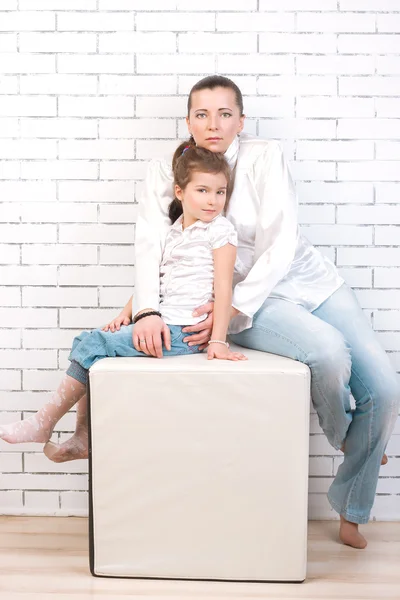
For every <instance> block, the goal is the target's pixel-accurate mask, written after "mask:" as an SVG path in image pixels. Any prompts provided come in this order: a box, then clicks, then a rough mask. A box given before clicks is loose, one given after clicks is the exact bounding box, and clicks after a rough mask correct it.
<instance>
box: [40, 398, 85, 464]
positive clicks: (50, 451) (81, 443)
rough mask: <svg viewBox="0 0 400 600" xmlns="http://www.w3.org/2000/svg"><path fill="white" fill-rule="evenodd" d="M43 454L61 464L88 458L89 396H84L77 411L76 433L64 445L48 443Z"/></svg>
mask: <svg viewBox="0 0 400 600" xmlns="http://www.w3.org/2000/svg"><path fill="white" fill-rule="evenodd" d="M43 452H44V453H45V455H46V456H47V458H49V459H50V460H52V461H53V462H57V463H61V462H67V461H69V460H77V459H80V458H81V459H82V458H87V457H88V423H87V396H86V394H85V395H84V396H82V398H81V399H80V400H79V402H78V405H77V409H76V426H75V433H74V435H73V436H72V437H71V438H70V439H69V440H66V441H65V442H64V443H63V444H60V445H58V444H53V443H52V442H48V443H47V444H46V445H45V447H44V448H43Z"/></svg>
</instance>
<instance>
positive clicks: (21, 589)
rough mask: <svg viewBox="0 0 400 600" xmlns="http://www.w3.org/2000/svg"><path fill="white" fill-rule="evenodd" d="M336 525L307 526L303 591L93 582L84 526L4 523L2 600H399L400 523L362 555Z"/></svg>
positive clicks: (371, 535)
mask: <svg viewBox="0 0 400 600" xmlns="http://www.w3.org/2000/svg"><path fill="white" fill-rule="evenodd" d="M337 528H338V523H337V522H331V521H320V522H317V521H313V522H310V524H309V548H308V577H307V580H306V581H305V582H304V583H302V584H254V583H252V584H249V583H212V582H186V581H149V580H132V579H103V578H97V577H92V575H91V574H90V572H89V568H88V535H87V529H88V527H87V519H83V518H72V517H69V518H60V517H0V598H1V600H39V599H40V600H59V599H60V600H67V599H71V600H88V599H89V598H99V599H102V600H126V599H128V598H130V599H132V600H133V599H135V600H144V599H146V600H161V599H167V600H175V599H176V600H178V599H179V600H189V599H196V600H203V599H207V600H228V599H235V600H239V599H240V600H250V599H260V598H276V599H279V600H289V599H290V600H293V599H295V598H303V599H310V600H311V599H329V600H335V599H339V598H340V599H341V600H353V599H357V600H363V599H374V600H383V599H385V598H392V599H393V600H400V523H370V524H369V525H367V526H364V527H363V528H362V529H361V531H363V532H364V533H365V535H367V537H368V540H369V546H368V548H367V549H366V550H363V551H359V550H353V549H352V548H347V547H345V546H342V545H340V544H339V543H337V540H336V535H337Z"/></svg>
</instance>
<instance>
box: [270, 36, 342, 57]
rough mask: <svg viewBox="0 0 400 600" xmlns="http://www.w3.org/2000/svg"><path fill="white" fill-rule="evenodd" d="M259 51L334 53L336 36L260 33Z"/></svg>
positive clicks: (272, 52) (273, 52) (271, 52)
mask: <svg viewBox="0 0 400 600" xmlns="http://www.w3.org/2000/svg"><path fill="white" fill-rule="evenodd" d="M259 37H260V52H268V53H270V54H275V53H280V52H293V53H299V54H316V53H335V52H336V36H335V35H333V34H308V33H307V34H304V33H292V34H289V33H287V34H285V35H282V34H281V33H265V34H260V36H259Z"/></svg>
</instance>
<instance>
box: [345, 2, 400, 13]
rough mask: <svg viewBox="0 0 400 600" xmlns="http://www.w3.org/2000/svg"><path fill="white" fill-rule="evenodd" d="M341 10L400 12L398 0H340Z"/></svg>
mask: <svg viewBox="0 0 400 600" xmlns="http://www.w3.org/2000/svg"><path fill="white" fill-rule="evenodd" d="M339 8H340V10H359V11H361V12H365V11H386V10H387V11H398V10H399V3H398V2H397V0H339Z"/></svg>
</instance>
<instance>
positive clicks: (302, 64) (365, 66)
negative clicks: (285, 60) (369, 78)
mask: <svg viewBox="0 0 400 600" xmlns="http://www.w3.org/2000/svg"><path fill="white" fill-rule="evenodd" d="M296 65H297V73H298V74H299V75H301V74H303V73H305V74H307V73H310V74H312V75H314V74H315V75H331V74H340V75H342V74H344V75H345V74H347V75H351V74H355V75H364V74H365V75H369V74H372V73H374V69H375V67H374V63H373V61H372V60H371V57H370V56H339V55H336V56H335V55H328V56H298V57H297V58H296Z"/></svg>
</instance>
